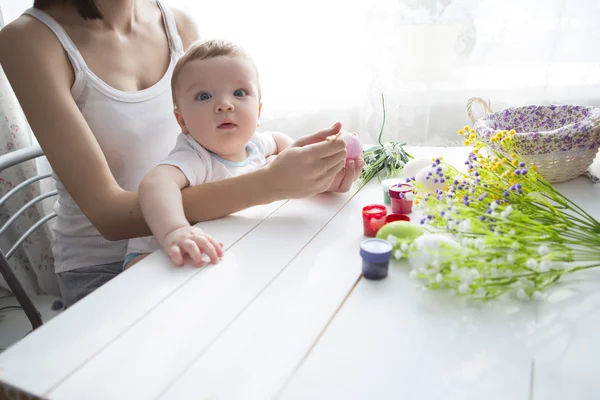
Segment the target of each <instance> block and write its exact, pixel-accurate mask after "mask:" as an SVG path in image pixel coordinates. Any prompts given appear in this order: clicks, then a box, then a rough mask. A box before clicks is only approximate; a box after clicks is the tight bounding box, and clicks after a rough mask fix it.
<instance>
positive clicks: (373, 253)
mask: <svg viewBox="0 0 600 400" xmlns="http://www.w3.org/2000/svg"><path fill="white" fill-rule="evenodd" d="M360 256H361V257H362V274H363V276H364V277H365V278H366V279H370V280H380V279H383V278H385V277H386V276H388V270H389V266H390V258H391V257H392V244H391V243H390V242H388V241H387V240H383V239H366V240H363V241H362V243H361V244H360Z"/></svg>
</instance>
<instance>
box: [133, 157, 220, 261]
mask: <svg viewBox="0 0 600 400" xmlns="http://www.w3.org/2000/svg"><path fill="white" fill-rule="evenodd" d="M187 186H189V181H188V179H187V178H186V177H185V175H184V174H183V172H181V170H180V169H179V168H177V167H174V166H171V165H159V166H158V167H156V168H154V169H153V170H152V171H150V172H149V173H148V174H147V175H146V176H145V177H144V179H143V180H142V182H141V183H140V187H139V198H140V205H141V208H142V214H143V215H144V219H145V220H146V223H147V224H148V226H149V227H150V229H151V230H152V233H153V234H154V236H155V237H156V239H157V240H158V242H159V243H160V245H161V246H162V248H163V249H164V250H165V252H166V253H167V254H168V255H169V257H171V259H172V260H173V261H174V262H175V264H177V265H182V264H183V255H184V254H186V253H187V254H189V255H190V257H191V258H192V260H193V261H194V263H195V264H196V265H198V266H201V265H203V264H204V263H205V262H204V261H203V260H202V252H204V253H206V254H207V255H208V256H209V257H210V260H211V262H212V263H213V264H216V263H217V262H219V258H220V257H222V256H223V248H222V244H220V243H218V242H217V241H215V240H214V239H213V238H212V237H211V236H209V235H207V234H205V233H204V232H202V230H201V229H200V228H197V227H194V226H190V224H189V222H188V221H187V219H186V218H185V213H184V211H183V202H182V199H181V189H183V188H185V187H187Z"/></svg>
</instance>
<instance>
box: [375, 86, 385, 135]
mask: <svg viewBox="0 0 600 400" xmlns="http://www.w3.org/2000/svg"><path fill="white" fill-rule="evenodd" d="M381 106H382V107H383V121H382V123H381V131H379V137H378V138H377V142H379V145H380V146H381V147H383V144H382V143H381V136H382V135H383V127H384V126H385V98H384V97H383V93H381Z"/></svg>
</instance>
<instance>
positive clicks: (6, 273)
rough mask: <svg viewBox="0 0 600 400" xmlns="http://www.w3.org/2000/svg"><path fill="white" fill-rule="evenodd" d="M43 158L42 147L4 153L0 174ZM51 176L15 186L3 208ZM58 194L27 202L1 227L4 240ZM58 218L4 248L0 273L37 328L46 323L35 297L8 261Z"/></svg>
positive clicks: (44, 219) (3, 199) (40, 223)
mask: <svg viewBox="0 0 600 400" xmlns="http://www.w3.org/2000/svg"><path fill="white" fill-rule="evenodd" d="M43 155H44V153H43V151H42V149H41V148H40V147H39V146H38V145H35V146H31V147H27V148H22V149H18V150H15V151H13V152H10V153H7V154H3V155H1V156H0V174H2V172H3V171H5V170H6V169H7V168H10V167H13V166H15V165H18V164H21V163H23V162H26V161H29V160H33V159H35V158H38V157H42V156H43ZM51 175H52V174H51V173H44V174H38V175H34V176H32V177H31V178H29V179H26V180H25V181H23V182H21V183H19V184H18V185H15V186H14V187H13V188H12V189H11V190H10V191H9V192H8V193H6V194H5V195H4V196H2V197H1V198H0V207H3V206H4V205H5V203H6V202H7V201H8V200H9V199H10V198H11V197H12V196H14V195H15V194H16V193H18V192H20V191H21V190H29V188H30V186H31V185H32V184H35V183H36V182H38V181H40V180H42V179H47V178H50V177H51ZM57 194H58V193H57V191H56V190H53V191H50V192H46V193H42V194H39V195H37V196H35V197H33V198H32V199H31V200H29V201H28V202H26V203H25V204H24V205H23V206H22V207H21V208H20V209H19V210H17V211H16V212H15V213H14V214H13V215H11V216H10V217H9V218H8V220H7V221H6V222H5V223H4V224H3V225H2V226H0V237H2V235H4V234H5V233H6V232H7V231H8V230H9V228H10V227H11V226H12V225H13V224H14V222H15V221H16V220H17V219H18V218H19V217H20V216H22V215H23V214H24V213H26V212H27V211H28V210H29V209H30V208H31V207H34V206H35V205H36V204H37V203H39V202H41V201H42V200H44V199H47V198H49V197H53V196H56V195H57ZM54 217H56V214H55V213H50V214H48V215H46V216H44V217H42V218H40V219H39V220H38V221H37V222H35V223H34V224H33V225H31V226H30V227H29V228H28V229H27V230H26V231H25V232H23V233H22V234H21V235H20V236H18V237H17V239H16V241H15V243H14V244H12V246H11V247H10V248H9V249H8V250H7V251H4V250H2V249H0V273H1V274H2V276H3V277H4V279H5V280H6V283H7V284H8V287H9V288H10V290H11V291H12V292H13V294H14V295H15V297H16V298H17V301H18V302H19V304H20V305H21V307H23V310H24V311H25V313H26V314H27V318H29V321H30V322H31V325H32V326H33V328H34V329H35V328H37V327H38V326H40V325H41V324H42V320H41V317H40V314H39V312H38V311H37V310H36V308H35V306H34V305H33V302H32V300H31V298H30V297H29V296H28V295H27V292H26V291H25V289H24V287H23V285H22V284H21V283H20V282H19V280H18V278H17V276H16V274H15V273H14V271H13V270H12V269H11V268H10V265H9V263H8V260H10V258H11V257H12V256H13V255H14V254H15V252H16V251H17V250H18V249H19V247H20V246H21V245H22V244H23V243H24V242H25V241H26V240H27V238H28V237H29V236H31V234H33V233H34V232H35V231H37V230H38V229H39V228H40V227H42V226H43V225H44V224H45V223H47V222H48V221H50V220H51V219H52V218H54Z"/></svg>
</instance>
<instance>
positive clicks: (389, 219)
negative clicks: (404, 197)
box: [385, 214, 410, 224]
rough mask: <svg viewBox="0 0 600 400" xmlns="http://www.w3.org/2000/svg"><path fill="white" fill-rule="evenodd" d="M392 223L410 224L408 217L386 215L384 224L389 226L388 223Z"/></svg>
mask: <svg viewBox="0 0 600 400" xmlns="http://www.w3.org/2000/svg"><path fill="white" fill-rule="evenodd" d="M394 221H406V222H410V217H409V216H408V215H404V214H388V215H386V217H385V223H386V224H389V223H390V222H394Z"/></svg>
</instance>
